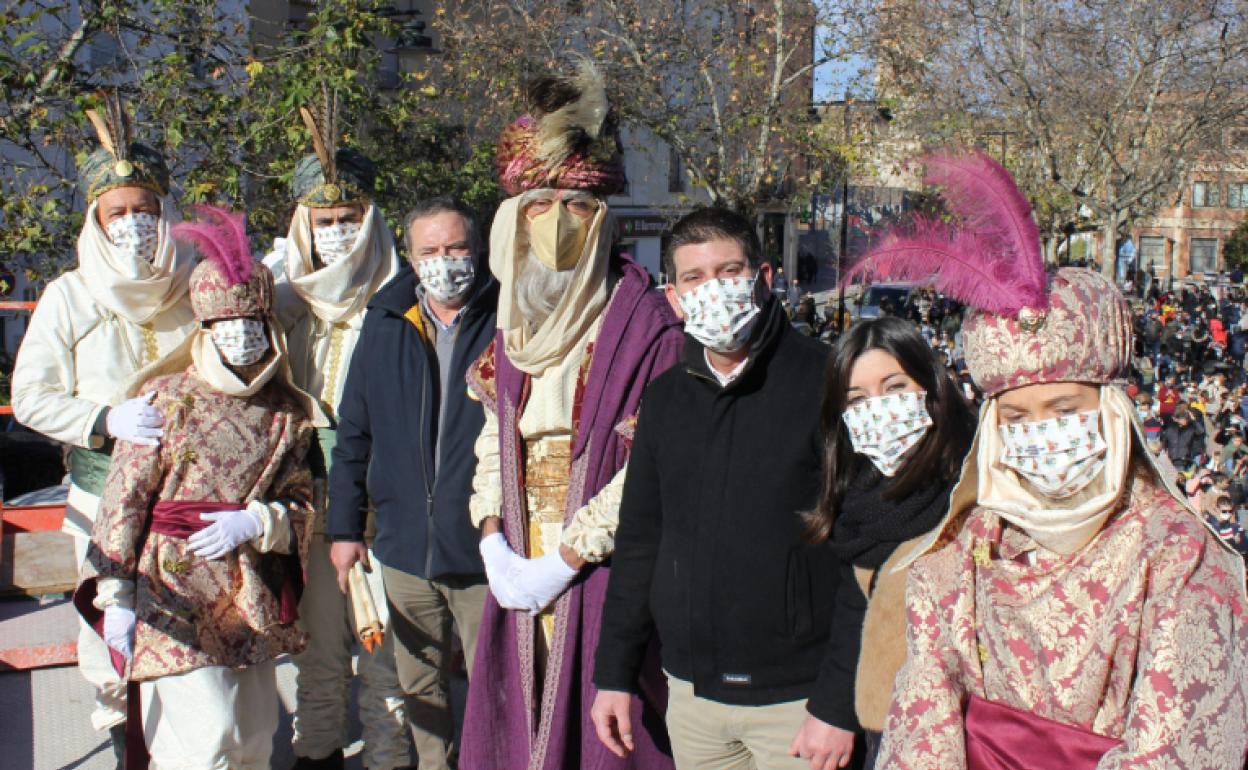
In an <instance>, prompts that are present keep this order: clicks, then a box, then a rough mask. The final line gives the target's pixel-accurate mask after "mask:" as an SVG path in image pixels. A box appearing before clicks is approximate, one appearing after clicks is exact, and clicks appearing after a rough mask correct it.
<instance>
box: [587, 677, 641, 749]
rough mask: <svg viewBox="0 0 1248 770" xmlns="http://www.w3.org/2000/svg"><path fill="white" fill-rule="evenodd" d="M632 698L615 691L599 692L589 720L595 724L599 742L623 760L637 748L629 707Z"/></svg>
mask: <svg viewBox="0 0 1248 770" xmlns="http://www.w3.org/2000/svg"><path fill="white" fill-rule="evenodd" d="M631 705H632V696H631V695H629V694H628V693H626V692H619V691H615V690H599V691H598V695H597V697H595V698H594V705H593V706H592V707H591V708H590V710H589V718H590V720H591V721H593V723H594V731H595V732H596V733H598V740H600V741H602V745H603V746H606V747H607V749H608V750H609V751H610V752H611V753H612V754H614V755H616V756H617V757H620V758H621V759H623V758H624V757H626V756H628V754H629V753H630V752H632V751H633V749H634V748H636V746H635V744H634V743H633V724H632V717H631V716H630V715H629V707H630V706H631Z"/></svg>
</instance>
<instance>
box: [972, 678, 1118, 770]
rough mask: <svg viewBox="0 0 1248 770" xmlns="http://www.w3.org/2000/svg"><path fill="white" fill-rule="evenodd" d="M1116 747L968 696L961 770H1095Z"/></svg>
mask: <svg viewBox="0 0 1248 770" xmlns="http://www.w3.org/2000/svg"><path fill="white" fill-rule="evenodd" d="M1121 743H1122V741H1119V740H1115V739H1113V738H1107V737H1105V736H1104V735H1097V734H1096V733H1094V732H1092V731H1090V730H1084V729H1083V728H1081V727H1073V726H1071V725H1066V724H1062V723H1061V722H1055V721H1053V720H1052V719H1046V718H1044V717H1040V716H1036V715H1035V714H1032V713H1031V712H1030V711H1022V710H1020V709H1016V708H1013V707H1010V706H1006V705H1004V704H1001V703H994V702H992V701H988V700H984V699H983V698H980V697H977V696H975V695H972V696H971V700H970V703H968V704H967V706H966V770H1096V765H1097V763H1098V762H1100V760H1101V757H1103V756H1104V755H1105V752H1107V751H1109V750H1110V749H1112V748H1114V747H1115V746H1118V745H1119V744H1121Z"/></svg>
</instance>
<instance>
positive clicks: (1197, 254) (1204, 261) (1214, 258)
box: [1187, 238, 1218, 273]
mask: <svg viewBox="0 0 1248 770" xmlns="http://www.w3.org/2000/svg"><path fill="white" fill-rule="evenodd" d="M1188 257H1189V259H1188V270H1187V271H1188V272H1189V273H1216V272H1217V271H1218V239H1217V238H1193V239H1192V245H1191V246H1190V248H1189V250H1188Z"/></svg>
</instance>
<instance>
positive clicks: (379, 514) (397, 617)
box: [328, 198, 498, 770]
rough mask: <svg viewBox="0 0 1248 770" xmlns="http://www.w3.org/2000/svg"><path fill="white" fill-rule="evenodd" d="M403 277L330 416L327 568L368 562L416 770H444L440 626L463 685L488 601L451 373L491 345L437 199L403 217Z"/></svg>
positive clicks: (474, 242) (373, 311)
mask: <svg viewBox="0 0 1248 770" xmlns="http://www.w3.org/2000/svg"><path fill="white" fill-rule="evenodd" d="M404 229H405V230H406V232H407V245H408V249H409V255H408V258H409V261H410V262H411V269H407V268H405V269H404V270H403V271H402V272H400V273H399V274H398V275H397V276H396V277H395V278H394V279H393V280H392V281H391V282H390V283H389V284H387V285H386V286H385V287H384V288H382V289H381V290H380V291H379V292H377V294H376V295H375V296H374V297H373V299H372V300H371V301H370V302H369V304H368V315H367V316H366V317H365V319H364V330H363V332H362V334H361V337H360V341H359V343H358V344H357V345H356V348H355V352H354V354H353V356H352V359H351V368H350V371H349V373H348V374H347V382H346V386H345V388H344V391H343V396H342V401H341V403H340V406H339V424H338V443H337V445H336V446H335V447H334V450H333V464H332V466H331V469H330V476H329V500H330V505H329V521H328V531H329V535H330V537H331V538H332V539H333V540H334V544H333V546H332V549H331V559H332V560H333V562H334V566H335V568H336V569H337V570H338V581H339V585H340V586H342V587H343V588H344V590H345V586H346V580H347V574H348V573H349V571H350V569H351V567H352V565H354V564H355V562H357V561H361V562H364V564H365V566H366V567H370V568H371V565H369V564H368V551H367V549H366V548H365V546H364V530H365V520H366V515H367V511H368V505H369V502H370V501H371V503H372V506H373V508H374V511H375V522H376V533H375V535H374V537H373V553H374V554H375V555H376V558H377V560H378V561H379V562H381V564H380V565H379V566H380V569H381V571H382V579H383V582H384V584H385V588H386V599H387V603H388V605H389V609H390V617H391V623H392V627H393V629H394V633H395V641H396V645H395V663H396V668H397V670H398V675H399V683H400V684H401V685H402V687H403V691H404V693H406V696H407V711H408V718H409V720H410V722H411V727H412V741H413V743H414V744H415V746H416V749H417V751H418V752H419V754H420V767H421V768H422V770H424V768H429V769H430V770H434V769H435V768H450V767H454V766H455V759H454V755H455V749H454V746H453V739H454V725H453V721H452V717H451V710H450V706H449V699H448V687H447V675H446V674H447V672H446V663H447V660H448V657H449V656H448V652H449V648H450V642H451V624H452V622H454V624H455V626H456V627H457V628H458V629H459V634H460V638H461V640H462V642H463V646H464V651H465V655H466V657H467V661H468V666H469V672H470V674H471V666H472V657H473V652H474V649H475V645H476V635H477V629H478V627H479V626H480V622H481V611H482V606H483V604H484V602H485V595H486V591H487V587H486V581H485V574H484V572H485V569H484V567H483V565H482V563H481V557H480V555H479V553H478V550H477V541H478V540H479V538H480V535H479V534H478V533H477V532H476V530H474V529H473V527H472V524H471V520H470V518H469V516H468V498H469V496H470V495H471V493H472V476H473V472H474V470H475V468H476V462H477V461H476V455H475V454H474V452H473V444H474V442H475V441H476V438H477V434H478V433H480V432H481V426H482V424H483V423H484V421H485V417H484V413H483V411H482V408H481V405H480V404H479V403H478V402H476V401H473V400H471V399H470V398H469V397H468V390H467V386H466V385H465V382H464V373H465V371H466V370H467V368H468V366H469V365H470V364H471V363H472V362H473V361H475V360H476V359H477V356H479V355H480V354H481V352H482V351H483V350H484V349H485V347H486V346H487V345H488V344H489V343H490V340H491V339H493V337H494V331H495V310H496V307H497V303H498V285H497V284H496V283H495V282H494V281H493V279H492V278H490V277H489V273H488V272H487V271H485V270H484V269H481V254H480V252H481V249H480V236H479V235H478V232H477V228H476V225H475V222H474V221H473V215H472V212H471V211H470V210H469V209H468V208H466V207H465V206H464V205H463V204H462V203H459V202H457V201H454V200H451V199H447V198H437V199H433V200H429V201H426V202H424V203H422V204H420V205H419V206H417V207H416V208H415V209H413V210H412V212H410V213H409V214H408V216H407V220H406V226H405V228H404Z"/></svg>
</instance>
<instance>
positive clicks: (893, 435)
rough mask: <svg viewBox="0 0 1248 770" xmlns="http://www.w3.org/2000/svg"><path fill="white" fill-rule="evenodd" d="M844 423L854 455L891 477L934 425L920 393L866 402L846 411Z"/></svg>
mask: <svg viewBox="0 0 1248 770" xmlns="http://www.w3.org/2000/svg"><path fill="white" fill-rule="evenodd" d="M841 419H842V420H844V421H845V427H846V428H848V429H849V440H850V443H852V444H853V445H854V451H855V452H857V453H858V454H860V455H864V456H866V458H867V459H868V460H870V461H871V463H872V464H873V465H875V467H876V468H878V469H879V471H880V473H882V474H884V475H885V476H889V477H891V476H892V475H893V474H895V473H896V472H897V469H898V468H900V467H901V464H902V463H903V462H904V461H905V458H906V453H907V452H909V451H910V449H911V448H913V447H914V445H915V444H917V443H919V441H920V440H921V439H922V438H923V437H924V436H925V435H927V429H928V428H930V427H931V425H932V417H931V415H929V414H928V413H927V393H926V392H924V391H921V390H919V391H915V392H912V393H890V394H888V395H886V396H875V397H874V398H867V399H863V400H862V401H859V402H858V403H856V404H854V405H853V406H851V407H849V408H848V409H846V410H845V412H844V414H842V415H841Z"/></svg>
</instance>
